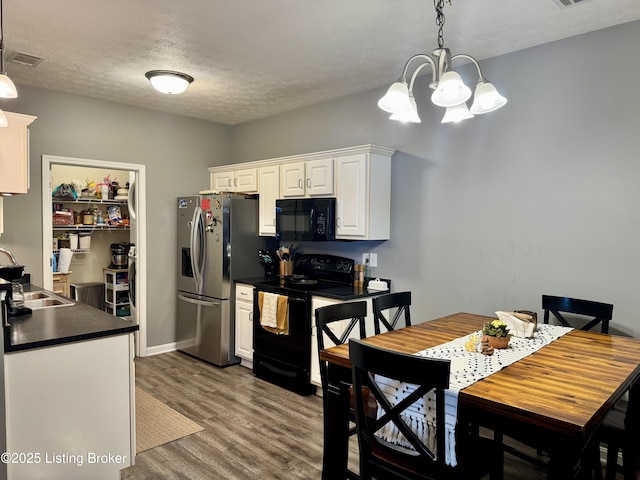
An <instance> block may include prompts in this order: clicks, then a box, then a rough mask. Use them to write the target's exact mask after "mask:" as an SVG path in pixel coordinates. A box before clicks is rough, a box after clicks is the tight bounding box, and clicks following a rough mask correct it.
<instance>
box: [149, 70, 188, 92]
mask: <svg viewBox="0 0 640 480" xmlns="http://www.w3.org/2000/svg"><path fill="white" fill-rule="evenodd" d="M144 76H145V77H147V78H148V79H149V81H150V82H151V85H152V86H153V88H155V89H156V90H157V91H159V92H161V93H167V94H171V95H176V94H178V93H182V92H184V91H185V90H186V89H187V87H188V86H189V85H190V84H191V82H193V77H192V76H190V75H187V74H186V73H180V72H173V71H171V70H151V71H150V72H147V73H145V74H144Z"/></svg>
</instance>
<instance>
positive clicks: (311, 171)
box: [280, 158, 335, 198]
mask: <svg viewBox="0 0 640 480" xmlns="http://www.w3.org/2000/svg"><path fill="white" fill-rule="evenodd" d="M334 164H335V161H334V159H333V158H322V159H318V160H307V161H302V162H295V163H286V164H284V165H282V166H281V169H280V186H281V189H280V197H281V198H291V197H316V196H324V197H331V196H333V194H334V193H333V192H334V173H333V170H334Z"/></svg>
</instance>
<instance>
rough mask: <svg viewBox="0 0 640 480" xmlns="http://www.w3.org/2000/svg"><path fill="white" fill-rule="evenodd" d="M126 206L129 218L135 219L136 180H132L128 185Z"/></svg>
mask: <svg viewBox="0 0 640 480" xmlns="http://www.w3.org/2000/svg"><path fill="white" fill-rule="evenodd" d="M127 208H128V209H129V216H130V217H131V220H135V219H136V182H135V181H134V182H132V183H131V185H129V192H127Z"/></svg>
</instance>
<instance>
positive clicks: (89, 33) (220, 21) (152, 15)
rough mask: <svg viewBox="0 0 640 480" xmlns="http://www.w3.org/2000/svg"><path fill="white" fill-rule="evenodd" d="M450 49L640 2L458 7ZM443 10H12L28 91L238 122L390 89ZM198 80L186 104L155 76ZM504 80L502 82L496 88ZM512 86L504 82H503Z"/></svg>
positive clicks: (334, 4) (82, 1)
mask: <svg viewBox="0 0 640 480" xmlns="http://www.w3.org/2000/svg"><path fill="white" fill-rule="evenodd" d="M445 16H446V23H445V29H444V34H445V46H447V47H449V48H450V49H451V50H452V52H453V53H454V54H455V53H467V54H470V55H473V56H474V57H476V59H478V60H482V59H485V58H489V57H493V56H496V55H501V54H504V53H509V52H513V51H516V50H520V49H523V48H527V47H532V46H535V45H539V44H543V43H547V42H550V41H554V40H558V39H561V38H566V37H571V36H574V35H578V34H581V33H586V32H589V31H592V30H598V29H602V28H606V27H610V26H613V25H617V24H620V23H625V22H630V21H633V20H638V19H640V0H583V1H582V2H581V3H579V4H577V5H575V6H571V7H566V8H563V7H561V6H559V3H557V0H482V1H480V0H452V4H451V5H449V3H448V2H447V3H446V4H445ZM434 17H435V14H434V8H433V3H432V2H431V1H430V0H420V1H418V0H269V1H262V0H226V1H222V0H179V1H176V0H107V1H104V0H55V1H53V0H4V37H5V58H7V57H8V56H10V55H11V54H12V53H13V52H16V51H17V52H22V53H27V54H30V55H34V56H37V57H41V58H43V59H44V61H43V62H42V63H40V64H39V65H38V66H36V67H28V66H23V65H18V64H15V63H12V62H6V70H7V72H8V74H9V76H10V77H11V78H12V79H13V80H14V81H15V82H16V83H17V84H22V85H29V86H34V87H39V88H43V89H47V90H54V91H59V92H68V93H73V94H78V95H84V96H88V97H95V98H100V99H104V100H109V101H114V102H119V103H124V104H129V105H135V106H139V107H146V108H150V109H154V110H161V111H166V112H171V113H175V114H179V115H185V116H189V117H195V118H201V119H205V120H210V121H214V122H219V123H223V124H227V125H236V124H239V123H243V122H247V121H250V120H255V119H259V118H264V117H268V116H270V115H274V114H277V113H281V112H285V111H288V110H293V109H296V108H299V107H303V106H305V105H311V104H314V103H318V102H321V101H325V100H329V99H333V98H338V97H341V96H345V95H349V94H353V93H357V92H361V91H366V90H371V89H373V88H377V87H382V86H386V85H388V84H390V83H392V82H393V81H395V80H396V79H397V78H398V76H399V75H400V73H401V71H402V68H403V66H404V62H405V61H406V60H407V59H408V58H409V57H410V56H411V55H413V54H415V53H429V52H431V50H433V49H434V48H435V47H436V46H437V29H436V27H435V21H434ZM156 69H169V70H178V71H182V72H185V73H188V74H189V75H191V76H193V77H194V78H195V82H194V83H193V84H192V85H191V86H190V87H189V88H188V90H187V91H186V92H185V93H183V94H181V95H171V96H170V95H163V94H161V93H157V92H156V91H154V90H153V89H152V88H151V85H150V84H149V82H148V81H147V79H146V78H145V76H144V74H145V72H147V71H148V70H156ZM494 82H495V80H494ZM496 84H497V86H498V88H499V83H498V82H496Z"/></svg>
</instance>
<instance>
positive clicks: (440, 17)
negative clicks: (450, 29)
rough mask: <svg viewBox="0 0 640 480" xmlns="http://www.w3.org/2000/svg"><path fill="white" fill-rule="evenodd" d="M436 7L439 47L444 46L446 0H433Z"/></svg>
mask: <svg viewBox="0 0 640 480" xmlns="http://www.w3.org/2000/svg"><path fill="white" fill-rule="evenodd" d="M433 4H434V7H435V8H436V26H437V27H438V47H439V48H443V47H444V31H443V28H444V11H443V9H444V0H433Z"/></svg>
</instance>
